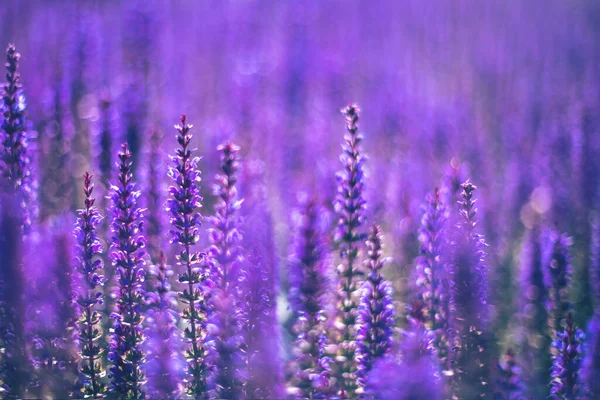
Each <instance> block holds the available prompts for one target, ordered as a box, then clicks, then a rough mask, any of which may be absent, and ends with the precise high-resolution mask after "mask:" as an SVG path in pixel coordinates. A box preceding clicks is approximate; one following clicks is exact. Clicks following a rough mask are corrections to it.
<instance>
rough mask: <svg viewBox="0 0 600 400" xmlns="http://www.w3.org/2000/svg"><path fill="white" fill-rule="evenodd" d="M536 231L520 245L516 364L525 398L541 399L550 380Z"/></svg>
mask: <svg viewBox="0 0 600 400" xmlns="http://www.w3.org/2000/svg"><path fill="white" fill-rule="evenodd" d="M542 253H543V252H542V243H541V235H540V229H539V227H537V226H534V227H533V228H532V229H530V230H529V231H527V233H526V234H525V237H524V238H523V241H522V245H521V259H520V269H521V273H520V276H519V282H520V285H519V289H520V293H521V294H520V297H519V324H520V327H519V332H518V334H519V337H518V340H519V350H520V353H519V355H518V356H519V362H520V363H521V365H522V370H523V380H524V381H525V382H526V386H527V394H528V396H529V397H532V398H536V397H540V396H545V395H546V392H547V386H546V385H547V382H548V381H549V379H550V372H549V371H550V366H551V357H550V355H551V354H550V344H551V342H552V338H551V336H550V329H549V327H548V311H547V309H546V304H547V301H548V289H547V288H546V286H545V285H544V272H543V271H544V266H543V256H542Z"/></svg>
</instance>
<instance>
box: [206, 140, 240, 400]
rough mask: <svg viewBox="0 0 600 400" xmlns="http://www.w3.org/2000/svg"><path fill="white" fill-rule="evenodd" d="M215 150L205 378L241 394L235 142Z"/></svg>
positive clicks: (225, 393)
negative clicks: (210, 345)
mask: <svg viewBox="0 0 600 400" xmlns="http://www.w3.org/2000/svg"><path fill="white" fill-rule="evenodd" d="M217 150H218V151H219V152H220V153H221V168H220V169H221V171H220V172H221V173H220V174H218V175H217V177H216V184H215V185H214V188H213V194H214V195H215V196H217V198H218V201H217V204H216V206H215V215H214V217H212V218H211V219H210V221H211V223H212V226H213V227H212V229H211V230H210V237H211V240H212V246H211V257H212V260H213V270H212V273H211V280H212V284H213V290H212V293H211V298H210V315H209V323H210V325H211V328H210V331H211V332H210V338H209V340H213V341H214V356H215V359H214V360H213V361H212V363H213V364H214V369H215V371H214V377H212V379H211V380H212V382H210V386H211V389H212V390H214V393H215V397H216V398H223V399H229V398H235V399H241V398H243V397H244V396H245V390H246V388H245V384H244V382H245V379H244V378H245V369H246V364H247V358H246V350H245V348H246V344H245V342H244V334H243V327H242V323H243V318H244V316H243V315H242V311H241V310H242V309H241V307H240V296H241V293H240V290H239V287H238V283H239V282H240V264H241V262H242V261H243V254H242V253H241V249H240V242H241V240H242V234H241V232H240V217H239V210H240V206H241V204H242V202H243V199H239V198H238V191H237V187H236V184H237V181H238V170H239V167H240V161H239V156H238V152H239V150H240V148H239V147H238V146H237V145H235V144H233V143H231V142H226V143H224V144H222V145H220V146H219V147H218V148H217Z"/></svg>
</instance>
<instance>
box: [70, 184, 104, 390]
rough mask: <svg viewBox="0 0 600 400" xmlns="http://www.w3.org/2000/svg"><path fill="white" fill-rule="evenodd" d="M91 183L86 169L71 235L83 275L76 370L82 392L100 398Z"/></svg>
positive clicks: (97, 262)
mask: <svg viewBox="0 0 600 400" xmlns="http://www.w3.org/2000/svg"><path fill="white" fill-rule="evenodd" d="M93 191H94V184H93V183H92V176H91V175H90V174H89V173H88V172H86V173H85V174H84V176H83V193H84V195H85V201H84V204H85V208H84V209H83V210H80V211H79V219H78V221H77V226H76V227H75V235H76V237H77V242H78V244H79V257H78V258H77V270H78V272H79V274H80V275H81V277H82V278H83V282H82V283H83V285H82V286H83V287H82V288H81V290H80V291H79V293H78V296H77V299H76V301H77V304H78V306H79V319H78V321H77V322H78V326H79V331H78V338H79V346H80V353H79V354H80V357H81V364H80V366H79V373H80V375H81V381H82V382H83V387H82V389H81V391H82V393H83V396H84V397H86V398H88V397H91V398H94V399H98V398H103V397H105V395H106V394H105V393H106V384H105V383H104V376H105V375H106V372H105V371H104V370H103V368H102V363H101V361H100V358H101V357H102V353H103V350H102V348H100V347H99V346H98V344H97V342H98V339H100V337H101V336H102V327H101V324H100V321H101V319H102V315H101V313H100V312H99V311H98V308H99V306H100V305H101V304H102V301H103V295H102V291H101V290H100V288H99V286H102V285H103V283H104V282H103V280H104V277H103V276H102V268H103V264H102V257H101V255H102V252H103V249H102V245H101V244H100V240H99V239H98V236H97V228H98V224H99V223H100V221H101V219H102V217H101V215H100V214H99V212H98V210H97V209H96V207H95V205H94V204H95V202H96V199H95V198H94V197H92V196H93Z"/></svg>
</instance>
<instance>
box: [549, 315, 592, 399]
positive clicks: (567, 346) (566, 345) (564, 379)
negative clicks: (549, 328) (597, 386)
mask: <svg viewBox="0 0 600 400" xmlns="http://www.w3.org/2000/svg"><path fill="white" fill-rule="evenodd" d="M556 336H557V338H556V340H554V342H553V343H552V346H553V347H554V349H555V350H556V354H555V356H554V357H553V360H552V369H551V373H550V374H551V377H552V380H551V381H550V398H551V399H556V400H575V399H577V398H579V397H578V395H579V391H580V384H579V372H580V371H579V370H580V367H581V356H582V343H583V339H584V335H583V332H582V331H581V330H579V329H577V328H576V327H575V323H574V322H573V314H572V313H569V314H567V317H566V320H565V328H564V330H562V331H560V332H557V334H556ZM597 378H598V377H596V379H597Z"/></svg>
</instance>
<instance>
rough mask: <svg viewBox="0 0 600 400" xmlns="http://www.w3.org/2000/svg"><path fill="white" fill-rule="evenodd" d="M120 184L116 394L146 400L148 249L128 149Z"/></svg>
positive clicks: (116, 196) (114, 249)
mask: <svg viewBox="0 0 600 400" xmlns="http://www.w3.org/2000/svg"><path fill="white" fill-rule="evenodd" d="M118 158H119V163H118V165H117V168H118V175H117V184H116V185H113V186H112V187H111V196H110V197H111V203H112V207H111V211H112V220H111V231H112V243H111V253H110V257H111V260H112V263H113V266H114V267H115V269H116V275H115V277H116V281H117V301H116V307H115V311H114V312H113V314H112V315H111V317H112V318H113V337H112V343H111V346H110V354H109V360H110V361H111V362H112V365H111V367H110V369H109V374H108V375H109V378H110V381H111V385H110V391H111V394H112V395H114V396H117V397H120V398H124V399H136V400H137V399H144V398H145V396H146V394H145V391H144V384H145V383H146V380H145V377H144V373H143V371H142V365H143V364H144V363H145V359H146V355H145V354H144V351H143V349H142V344H143V343H144V340H145V336H144V332H143V322H144V316H143V315H142V313H141V308H142V306H143V305H144V291H143V288H142V284H143V282H144V275H145V271H144V265H145V256H146V254H145V251H144V248H145V244H146V239H145V237H144V234H143V232H142V228H143V211H144V210H142V209H141V208H140V207H139V206H138V204H137V203H138V199H139V196H140V192H139V191H138V190H137V189H136V184H135V183H134V182H133V175H132V170H131V167H132V162H131V153H130V152H129V149H128V147H127V144H123V146H122V149H121V151H120V152H119V154H118Z"/></svg>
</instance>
